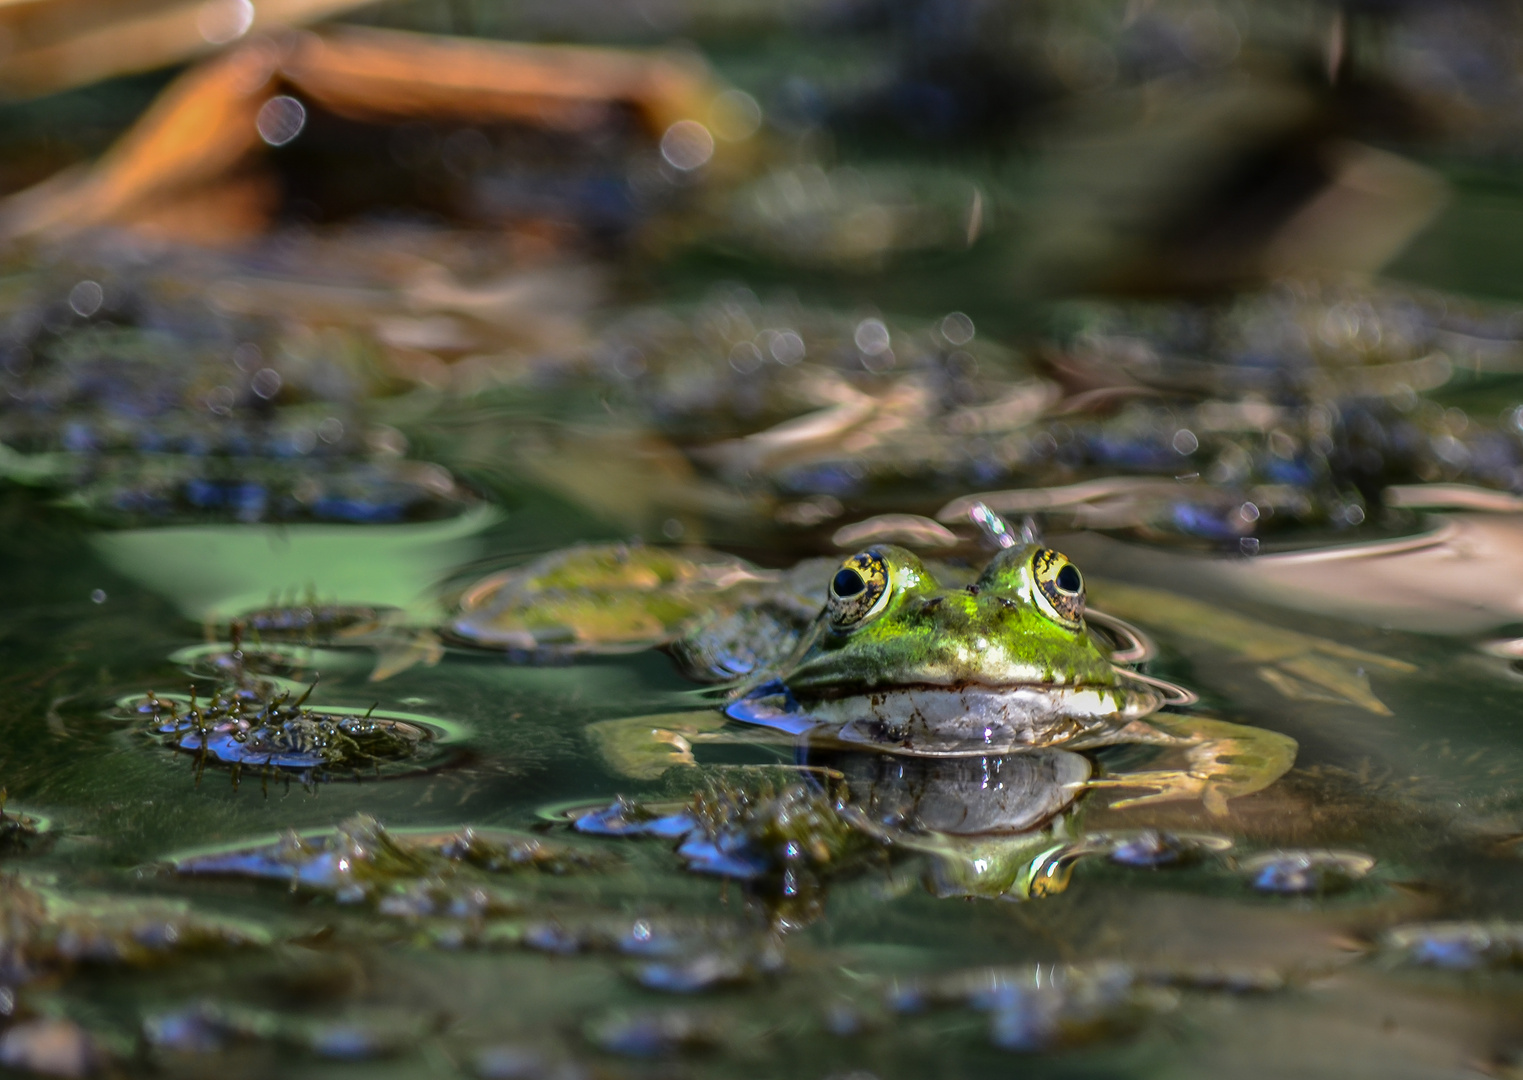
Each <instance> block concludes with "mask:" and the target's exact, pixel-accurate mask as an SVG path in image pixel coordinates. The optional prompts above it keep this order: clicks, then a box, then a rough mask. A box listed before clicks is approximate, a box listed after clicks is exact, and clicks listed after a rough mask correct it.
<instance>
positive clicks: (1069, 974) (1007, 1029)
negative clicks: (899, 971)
mask: <svg viewBox="0 0 1523 1080" xmlns="http://www.w3.org/2000/svg"><path fill="white" fill-rule="evenodd" d="M886 1001H887V1005H888V1007H889V1008H890V1009H891V1010H892V1011H894V1012H898V1013H919V1012H924V1011H926V1010H927V1009H930V1008H934V1007H946V1006H963V1007H967V1008H973V1009H978V1010H980V1011H984V1012H988V1013H989V1014H990V1024H989V1035H990V1039H991V1041H992V1042H993V1043H994V1044H995V1045H996V1046H999V1047H1001V1048H1002V1049H1006V1050H1017V1051H1022V1052H1026V1053H1032V1052H1038V1051H1044V1050H1052V1049H1058V1048H1062V1047H1067V1046H1075V1045H1080V1044H1083V1043H1088V1042H1096V1041H1101V1040H1105V1039H1113V1038H1119V1037H1124V1036H1126V1035H1130V1034H1132V1033H1134V1032H1135V1031H1136V1030H1138V1028H1140V1027H1141V1026H1142V1024H1143V1023H1144V1022H1145V1021H1146V1019H1147V1018H1148V1017H1149V1016H1152V1015H1154V1014H1156V1013H1159V1012H1165V1011H1168V1010H1170V1009H1172V1008H1173V1007H1174V1006H1175V1004H1176V1002H1177V997H1176V995H1175V994H1174V993H1172V992H1171V991H1169V990H1167V989H1162V988H1160V987H1158V986H1154V985H1150V984H1148V983H1147V982H1145V981H1144V980H1142V979H1139V978H1138V977H1137V975H1136V974H1135V973H1134V972H1133V971H1132V970H1131V969H1130V968H1128V967H1126V966H1125V965H1122V964H1093V965H1068V966H1065V965H1052V966H1045V965H1039V966H1036V967H1031V968H975V969H972V970H968V971H961V972H954V973H951V974H948V975H941V976H935V977H932V978H927V979H917V980H911V981H907V982H902V983H896V984H895V985H894V986H893V987H891V988H890V990H889V991H888V995H887V999H886Z"/></svg>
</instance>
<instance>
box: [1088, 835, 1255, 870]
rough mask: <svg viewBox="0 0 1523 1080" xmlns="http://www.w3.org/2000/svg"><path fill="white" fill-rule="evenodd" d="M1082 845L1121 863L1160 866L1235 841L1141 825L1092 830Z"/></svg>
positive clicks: (1185, 861)
mask: <svg viewBox="0 0 1523 1080" xmlns="http://www.w3.org/2000/svg"><path fill="white" fill-rule="evenodd" d="M1082 845H1083V846H1084V847H1086V848H1087V849H1089V850H1093V851H1095V852H1097V853H1101V854H1104V856H1105V857H1106V858H1107V859H1109V860H1110V861H1111V862H1113V863H1117V864H1119V865H1121V866H1134V867H1147V868H1159V867H1165V866H1188V865H1190V864H1192V863H1197V862H1200V861H1202V860H1203V859H1207V858H1210V857H1211V856H1213V855H1218V854H1221V853H1222V852H1225V851H1229V850H1231V848H1232V841H1231V840H1229V839H1227V838H1226V837H1224V836H1210V835H1207V834H1204V833H1171V832H1162V831H1160V830H1158V829H1139V830H1138V831H1136V832H1113V833H1091V834H1090V835H1088V836H1086V837H1085V838H1084V840H1083V841H1082Z"/></svg>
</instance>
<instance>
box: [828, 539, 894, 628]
mask: <svg viewBox="0 0 1523 1080" xmlns="http://www.w3.org/2000/svg"><path fill="white" fill-rule="evenodd" d="M888 594H889V579H888V566H887V565H886V564H885V563H884V561H883V556H882V555H880V554H878V552H876V551H872V550H869V551H863V552H860V553H858V554H856V555H853V556H852V557H851V558H849V559H847V560H846V561H845V562H844V563H842V564H841V569H839V570H837V571H836V576H835V577H833V578H831V579H830V598H829V599H828V600H826V602H825V610H826V611H827V612H829V614H830V625H832V626H834V627H835V628H836V629H837V630H854V629H856V628H857V627H859V626H861V625H862V624H863V623H865V622H867V620H869V619H871V618H872V617H873V616H874V615H876V614H878V612H880V611H882V610H883V608H884V606H885V605H887V604H888Z"/></svg>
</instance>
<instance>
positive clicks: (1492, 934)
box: [1380, 921, 1523, 971]
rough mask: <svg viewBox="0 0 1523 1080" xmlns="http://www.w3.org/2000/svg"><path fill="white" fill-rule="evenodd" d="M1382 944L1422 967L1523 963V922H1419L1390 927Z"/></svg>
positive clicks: (1461, 968) (1458, 968)
mask: <svg viewBox="0 0 1523 1080" xmlns="http://www.w3.org/2000/svg"><path fill="white" fill-rule="evenodd" d="M1380 944H1381V950H1382V952H1383V953H1384V954H1385V955H1386V956H1387V957H1389V958H1391V959H1394V960H1397V961H1399V962H1402V963H1407V964H1413V965H1415V966H1418V967H1435V968H1444V969H1447V970H1450V971H1473V970H1476V969H1478V968H1516V967H1523V924H1518V923H1509V922H1500V921H1496V922H1432V923H1415V924H1412V925H1408V926H1398V927H1396V928H1394V929H1392V930H1390V931H1388V932H1387V933H1386V934H1385V936H1384V937H1383V938H1382V939H1381V943H1380Z"/></svg>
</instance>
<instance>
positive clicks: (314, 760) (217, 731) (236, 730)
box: [119, 680, 457, 785]
mask: <svg viewBox="0 0 1523 1080" xmlns="http://www.w3.org/2000/svg"><path fill="white" fill-rule="evenodd" d="M310 693H311V689H310V688H309V689H308V691H307V692H306V693H304V694H302V695H301V696H300V697H298V698H296V699H294V700H293V699H292V695H291V693H290V692H289V691H282V690H279V689H278V687H276V686H275V685H274V684H267V683H261V682H257V681H253V680H245V681H244V683H243V684H242V685H228V686H224V687H220V688H218V689H217V690H216V691H215V692H214V693H213V694H212V695H211V697H209V698H207V699H206V700H205V701H204V702H199V701H198V700H197V699H196V697H195V696H194V695H191V696H189V697H181V696H177V695H159V694H152V693H150V694H148V695H147V696H146V697H142V698H134V699H128V700H126V701H124V702H122V703H121V705H120V706H119V707H120V709H121V710H122V711H123V712H124V713H126V714H127V715H130V716H132V717H134V718H138V719H140V720H142V721H145V724H144V728H143V730H144V732H145V733H146V734H148V735H150V736H153V737H154V738H156V739H157V740H158V741H160V742H161V743H162V744H163V745H165V746H169V747H172V748H174V749H176V750H179V751H182V752H184V753H188V754H194V755H196V759H197V769H198V775H199V769H200V768H201V767H202V766H204V765H205V763H207V762H209V761H210V762H214V763H218V764H222V765H230V766H232V767H233V768H234V777H235V779H236V778H237V776H238V775H239V772H240V771H241V770H242V769H243V768H244V767H248V768H255V769H259V770H261V771H262V772H264V773H265V774H268V773H271V772H284V773H286V774H290V775H294V776H296V777H297V778H299V779H300V780H301V782H302V783H304V784H307V785H310V784H312V783H313V782H315V781H317V780H332V779H343V778H346V777H354V778H358V777H359V776H360V775H361V773H362V771H363V772H365V773H369V774H371V775H377V776H379V775H385V774H384V773H383V771H382V770H383V767H385V766H396V765H410V766H414V767H416V766H418V765H421V764H423V763H425V762H427V761H429V760H430V759H433V758H437V756H438V752H439V751H440V750H441V749H442V748H443V745H444V744H445V743H447V742H449V741H451V740H452V738H453V737H454V736H455V735H456V734H457V732H452V731H451V730H450V729H449V728H447V727H446V726H445V725H444V724H443V723H442V722H441V721H437V720H431V719H427V720H426V719H424V718H422V717H415V716H412V715H408V714H393V713H377V712H376V711H375V710H374V709H373V708H372V709H350V708H344V707H336V706H328V707H324V708H321V709H318V708H312V707H308V706H307V705H306V699H307V697H308V695H309V694H310Z"/></svg>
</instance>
